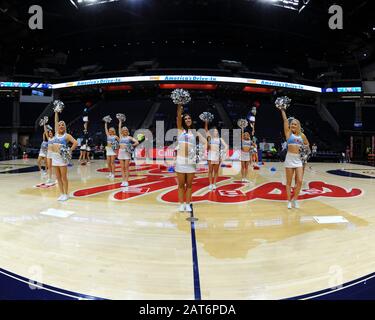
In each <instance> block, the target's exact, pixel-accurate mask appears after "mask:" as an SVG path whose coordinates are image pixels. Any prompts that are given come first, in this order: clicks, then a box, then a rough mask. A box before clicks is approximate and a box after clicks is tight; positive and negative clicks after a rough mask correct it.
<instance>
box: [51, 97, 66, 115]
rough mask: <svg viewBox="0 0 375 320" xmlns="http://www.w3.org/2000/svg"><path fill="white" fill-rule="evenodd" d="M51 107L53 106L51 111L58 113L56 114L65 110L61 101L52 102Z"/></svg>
mask: <svg viewBox="0 0 375 320" xmlns="http://www.w3.org/2000/svg"><path fill="white" fill-rule="evenodd" d="M52 106H53V111H54V112H58V113H61V112H62V111H63V110H64V108H65V104H64V102H62V101H61V100H55V101H53V102H52Z"/></svg>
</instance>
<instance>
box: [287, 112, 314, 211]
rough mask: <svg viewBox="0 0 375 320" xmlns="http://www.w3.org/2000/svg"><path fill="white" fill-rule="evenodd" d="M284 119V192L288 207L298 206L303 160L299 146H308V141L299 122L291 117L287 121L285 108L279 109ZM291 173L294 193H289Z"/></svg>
mask: <svg viewBox="0 0 375 320" xmlns="http://www.w3.org/2000/svg"><path fill="white" fill-rule="evenodd" d="M281 115H282V118H283V121H284V134H285V137H286V139H287V145H288V152H287V154H286V158H285V162H284V167H285V173H286V192H287V196H288V209H292V207H293V206H294V208H299V204H298V202H297V200H298V196H299V193H300V191H301V187H302V180H303V171H304V170H303V162H302V159H301V156H300V148H301V147H303V146H306V147H309V141H308V140H307V138H306V136H305V135H304V134H303V133H302V132H301V123H300V122H299V121H298V120H297V119H292V120H291V122H290V123H289V121H288V118H287V116H286V113H285V110H284V109H281ZM293 175H295V187H294V194H293V196H292V195H291V189H292V181H293Z"/></svg>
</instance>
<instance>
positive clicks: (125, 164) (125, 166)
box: [120, 160, 130, 182]
mask: <svg viewBox="0 0 375 320" xmlns="http://www.w3.org/2000/svg"><path fill="white" fill-rule="evenodd" d="M120 165H121V173H122V180H123V181H124V182H129V175H130V172H129V166H130V160H120Z"/></svg>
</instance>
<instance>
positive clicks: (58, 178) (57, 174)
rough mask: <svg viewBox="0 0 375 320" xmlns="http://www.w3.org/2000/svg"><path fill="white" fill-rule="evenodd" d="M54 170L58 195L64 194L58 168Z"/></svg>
mask: <svg viewBox="0 0 375 320" xmlns="http://www.w3.org/2000/svg"><path fill="white" fill-rule="evenodd" d="M54 168H55V175H56V179H57V184H58V186H59V190H60V194H61V195H63V194H64V183H63V180H62V177H61V171H60V167H54Z"/></svg>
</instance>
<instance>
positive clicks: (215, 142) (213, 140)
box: [205, 121, 228, 191]
mask: <svg viewBox="0 0 375 320" xmlns="http://www.w3.org/2000/svg"><path fill="white" fill-rule="evenodd" d="M205 130H206V134H207V150H208V156H207V161H208V180H209V183H210V185H209V187H208V189H209V190H210V191H212V190H216V181H217V178H218V176H219V168H220V164H221V161H222V160H223V159H222V154H226V151H227V150H228V145H227V144H226V143H225V141H224V140H223V139H222V138H221V137H220V134H219V130H217V128H216V127H213V128H212V129H211V130H210V131H211V133H212V135H211V133H210V131H209V130H208V121H206V122H205Z"/></svg>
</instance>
